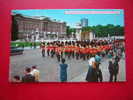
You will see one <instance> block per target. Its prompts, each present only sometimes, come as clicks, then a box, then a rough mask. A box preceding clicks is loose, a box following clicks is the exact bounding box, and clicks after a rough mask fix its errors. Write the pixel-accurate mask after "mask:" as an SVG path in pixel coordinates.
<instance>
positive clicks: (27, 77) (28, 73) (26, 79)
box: [22, 68, 35, 83]
mask: <svg viewBox="0 0 133 100" xmlns="http://www.w3.org/2000/svg"><path fill="white" fill-rule="evenodd" d="M22 82H25V83H30V82H35V77H34V76H33V75H31V69H30V68H26V69H25V75H24V76H23V77H22Z"/></svg>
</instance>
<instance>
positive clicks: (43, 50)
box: [41, 43, 45, 57]
mask: <svg viewBox="0 0 133 100" xmlns="http://www.w3.org/2000/svg"><path fill="white" fill-rule="evenodd" d="M41 49H42V57H45V43H42V44H41Z"/></svg>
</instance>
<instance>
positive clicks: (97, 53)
mask: <svg viewBox="0 0 133 100" xmlns="http://www.w3.org/2000/svg"><path fill="white" fill-rule="evenodd" d="M11 21H12V23H11V43H10V68H9V81H10V82H17V83H20V82H24V83H31V82H33V83H36V82H86V83H87V82H97V83H100V82H125V81H126V64H125V36H124V34H125V33H124V26H125V25H124V10H123V9H27V10H12V11H11Z"/></svg>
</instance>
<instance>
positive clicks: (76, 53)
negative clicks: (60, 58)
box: [74, 44, 80, 60]
mask: <svg viewBox="0 0 133 100" xmlns="http://www.w3.org/2000/svg"><path fill="white" fill-rule="evenodd" d="M74 51H75V56H76V59H77V60H78V59H79V55H80V48H79V44H77V46H75V49H74Z"/></svg>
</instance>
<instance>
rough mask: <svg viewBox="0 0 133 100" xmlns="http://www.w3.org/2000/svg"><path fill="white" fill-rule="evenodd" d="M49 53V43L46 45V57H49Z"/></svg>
mask: <svg viewBox="0 0 133 100" xmlns="http://www.w3.org/2000/svg"><path fill="white" fill-rule="evenodd" d="M49 52H50V43H47V56H49Z"/></svg>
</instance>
